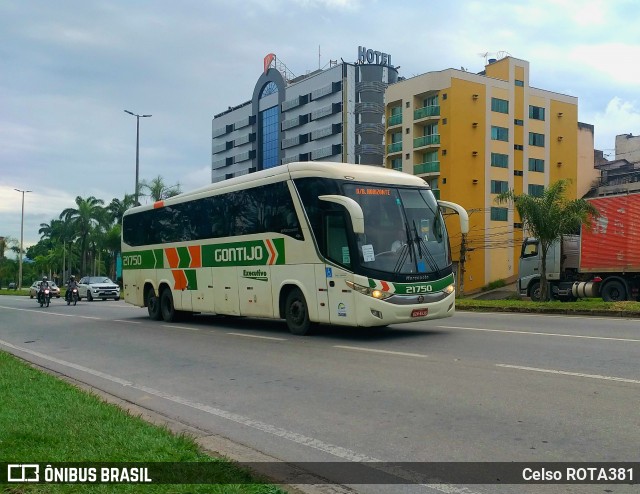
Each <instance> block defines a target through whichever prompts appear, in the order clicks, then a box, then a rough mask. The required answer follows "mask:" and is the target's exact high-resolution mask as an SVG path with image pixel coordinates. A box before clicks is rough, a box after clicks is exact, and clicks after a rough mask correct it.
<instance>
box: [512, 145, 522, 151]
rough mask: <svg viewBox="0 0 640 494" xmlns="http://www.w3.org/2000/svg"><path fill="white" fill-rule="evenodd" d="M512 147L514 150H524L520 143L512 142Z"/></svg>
mask: <svg viewBox="0 0 640 494" xmlns="http://www.w3.org/2000/svg"><path fill="white" fill-rule="evenodd" d="M513 149H515V150H516V151H524V146H523V145H522V144H514V145H513Z"/></svg>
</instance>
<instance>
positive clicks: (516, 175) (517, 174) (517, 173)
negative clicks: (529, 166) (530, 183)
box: [513, 170, 523, 177]
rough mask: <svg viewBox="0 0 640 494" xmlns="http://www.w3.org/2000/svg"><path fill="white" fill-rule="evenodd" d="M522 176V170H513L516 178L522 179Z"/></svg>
mask: <svg viewBox="0 0 640 494" xmlns="http://www.w3.org/2000/svg"><path fill="white" fill-rule="evenodd" d="M522 175H523V173H522V170H513V176H514V177H522Z"/></svg>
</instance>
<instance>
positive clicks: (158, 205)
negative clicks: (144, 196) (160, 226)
mask: <svg viewBox="0 0 640 494" xmlns="http://www.w3.org/2000/svg"><path fill="white" fill-rule="evenodd" d="M163 207H164V201H156V202H154V203H153V209H158V208H163Z"/></svg>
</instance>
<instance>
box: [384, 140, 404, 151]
mask: <svg viewBox="0 0 640 494" xmlns="http://www.w3.org/2000/svg"><path fill="white" fill-rule="evenodd" d="M400 152H402V142H394V143H393V144H389V145H388V146H387V153H400Z"/></svg>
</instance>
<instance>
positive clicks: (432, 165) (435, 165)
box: [413, 161, 440, 175]
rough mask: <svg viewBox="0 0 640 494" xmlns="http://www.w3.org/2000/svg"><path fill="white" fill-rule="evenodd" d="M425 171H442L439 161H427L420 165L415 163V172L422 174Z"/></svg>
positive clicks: (415, 173)
mask: <svg viewBox="0 0 640 494" xmlns="http://www.w3.org/2000/svg"><path fill="white" fill-rule="evenodd" d="M424 173H440V162H439V161H427V162H426V163H420V164H419V165H413V174H414V175H422V174H424Z"/></svg>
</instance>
